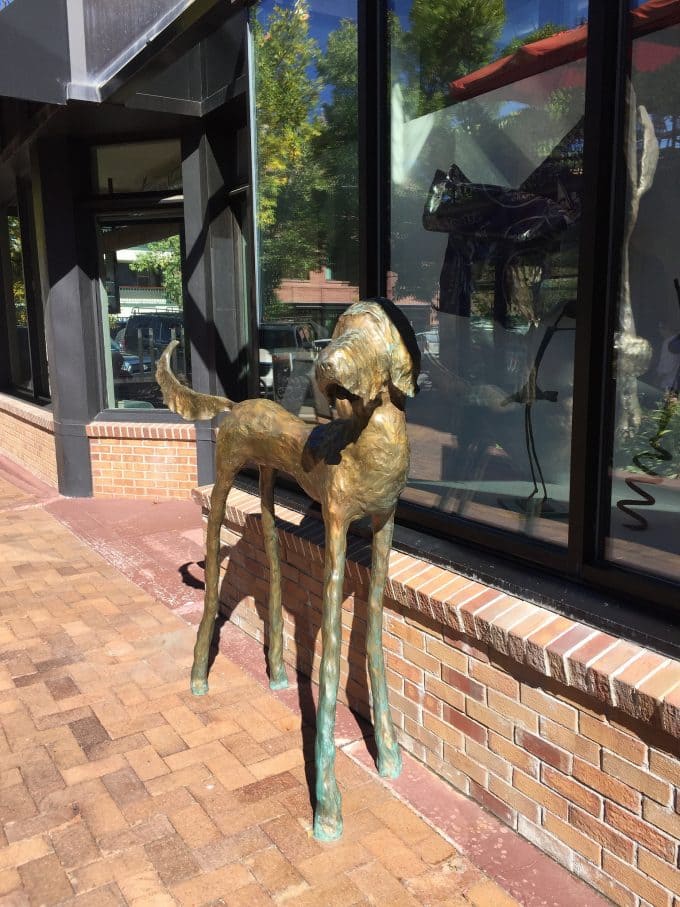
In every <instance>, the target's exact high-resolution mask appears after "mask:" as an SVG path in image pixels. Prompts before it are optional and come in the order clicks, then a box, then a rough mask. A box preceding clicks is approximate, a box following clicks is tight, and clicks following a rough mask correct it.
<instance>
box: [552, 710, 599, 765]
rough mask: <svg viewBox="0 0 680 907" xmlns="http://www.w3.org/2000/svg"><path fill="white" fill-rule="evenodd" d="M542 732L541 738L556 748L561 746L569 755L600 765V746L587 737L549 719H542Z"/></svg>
mask: <svg viewBox="0 0 680 907" xmlns="http://www.w3.org/2000/svg"><path fill="white" fill-rule="evenodd" d="M540 732H541V737H545V739H546V740H549V741H550V742H551V743H554V744H555V746H559V747H560V748H561V749H563V750H566V751H567V752H568V753H573V754H574V755H575V756H579V757H580V758H581V759H585V761H586V762H590V763H592V764H593V765H596V766H599V765H600V746H599V744H597V743H595V741H593V740H588V738H587V737H583V736H581V735H580V734H575V733H574V732H573V731H570V730H569V729H568V728H566V727H563V726H562V725H561V724H557V723H556V722H554V721H551V720H550V719H549V718H541V720H540Z"/></svg>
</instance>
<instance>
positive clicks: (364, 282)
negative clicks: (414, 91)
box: [357, 0, 390, 298]
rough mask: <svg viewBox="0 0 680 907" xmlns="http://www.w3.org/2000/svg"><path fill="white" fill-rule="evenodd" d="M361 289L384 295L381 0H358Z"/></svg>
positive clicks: (384, 24)
mask: <svg viewBox="0 0 680 907" xmlns="http://www.w3.org/2000/svg"><path fill="white" fill-rule="evenodd" d="M357 21H358V42H359V46H358V73H359V74H358V93H359V97H358V107H359V237H360V242H359V257H360V260H359V275H360V276H359V293H360V296H361V297H362V298H367V297H371V296H384V295H385V292H386V281H387V268H388V262H389V199H390V193H389V147H388V134H389V129H388V109H387V60H388V47H387V15H386V5H385V2H384V0H358V10H357Z"/></svg>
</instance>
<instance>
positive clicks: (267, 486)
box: [260, 466, 288, 690]
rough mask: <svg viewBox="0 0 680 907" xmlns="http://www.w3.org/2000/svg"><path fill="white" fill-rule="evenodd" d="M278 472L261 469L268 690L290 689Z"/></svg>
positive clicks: (265, 468) (266, 467) (265, 467)
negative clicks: (285, 650) (276, 495)
mask: <svg viewBox="0 0 680 907" xmlns="http://www.w3.org/2000/svg"><path fill="white" fill-rule="evenodd" d="M275 478H276V472H275V470H273V469H270V468H269V467H268V466H260V500H261V503H262V532H263V535H264V549H265V551H266V552H267V557H268V558H269V653H268V657H269V686H270V687H271V689H272V690H283V689H285V688H286V687H287V686H288V677H287V676H286V668H285V666H284V664H283V613H282V610H281V560H280V555H279V534H278V532H277V531H276V520H275V516H274V480H275Z"/></svg>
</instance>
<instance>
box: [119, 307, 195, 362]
mask: <svg viewBox="0 0 680 907" xmlns="http://www.w3.org/2000/svg"><path fill="white" fill-rule="evenodd" d="M140 331H141V342H142V349H145V350H148V349H151V347H152V346H153V347H154V348H155V349H156V350H157V351H158V352H159V353H160V352H161V351H162V350H163V349H164V348H165V347H166V346H167V345H168V343H170V341H171V340H172V338H173V336H174V337H176V338H177V339H178V340H179V339H181V336H182V333H183V319H182V313H181V312H148V313H144V314H142V315H130V317H129V318H128V320H127V324H126V325H125V327H124V328H123V329H122V330H121V331H119V332H118V334H116V340H117V341H118V343H120V348H121V350H122V352H124V353H138V352H139V340H140V333H139V332H140Z"/></svg>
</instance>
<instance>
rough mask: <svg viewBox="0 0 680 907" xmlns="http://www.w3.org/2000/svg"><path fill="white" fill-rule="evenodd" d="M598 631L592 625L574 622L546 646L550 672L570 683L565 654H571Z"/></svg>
mask: <svg viewBox="0 0 680 907" xmlns="http://www.w3.org/2000/svg"><path fill="white" fill-rule="evenodd" d="M596 633H597V631H596V630H591V629H590V627H584V626H583V625H582V624H573V625H572V627H571V628H570V629H569V630H567V632H566V633H564V634H563V635H562V636H560V637H558V638H557V639H556V640H554V641H553V642H551V643H549V644H548V645H547V646H546V654H547V656H548V662H549V665H550V673H551V675H552V676H553V677H555V678H556V679H557V680H560V681H561V682H562V683H565V684H568V683H569V675H568V669H567V664H566V660H565V655H569V653H570V652H572V651H573V650H574V649H576V648H577V646H580V645H582V644H583V643H584V642H586V640H588V639H589V638H590V637H591V636H594V635H595V634H596Z"/></svg>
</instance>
